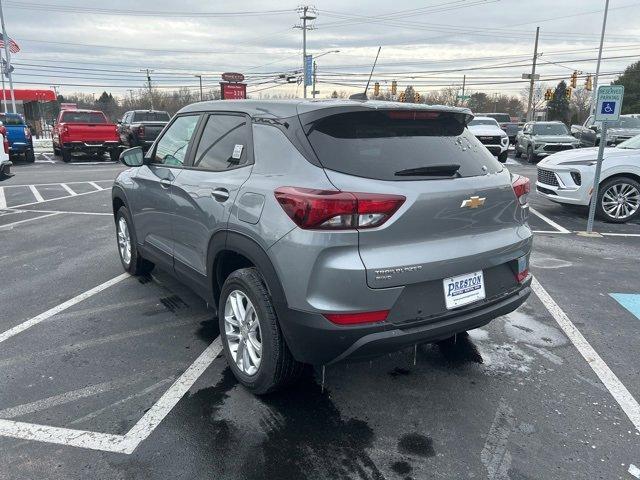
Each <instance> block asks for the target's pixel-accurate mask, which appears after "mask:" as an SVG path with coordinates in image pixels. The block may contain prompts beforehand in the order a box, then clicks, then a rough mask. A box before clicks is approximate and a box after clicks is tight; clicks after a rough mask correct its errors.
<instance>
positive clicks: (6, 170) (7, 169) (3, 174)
mask: <svg viewBox="0 0 640 480" xmlns="http://www.w3.org/2000/svg"><path fill="white" fill-rule="evenodd" d="M10 176H11V166H9V165H6V164H5V165H3V166H2V167H0V178H8V177H10Z"/></svg>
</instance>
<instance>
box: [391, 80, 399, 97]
mask: <svg viewBox="0 0 640 480" xmlns="http://www.w3.org/2000/svg"><path fill="white" fill-rule="evenodd" d="M396 93H398V82H396V81H395V80H394V81H392V82H391V95H395V94H396Z"/></svg>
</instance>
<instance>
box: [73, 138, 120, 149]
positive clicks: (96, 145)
mask: <svg viewBox="0 0 640 480" xmlns="http://www.w3.org/2000/svg"><path fill="white" fill-rule="evenodd" d="M62 148H66V149H67V150H73V151H83V152H92V151H93V152H98V151H100V152H103V151H106V150H112V149H114V148H120V142H119V141H117V140H115V141H105V142H101V141H96V142H65V143H63V144H62Z"/></svg>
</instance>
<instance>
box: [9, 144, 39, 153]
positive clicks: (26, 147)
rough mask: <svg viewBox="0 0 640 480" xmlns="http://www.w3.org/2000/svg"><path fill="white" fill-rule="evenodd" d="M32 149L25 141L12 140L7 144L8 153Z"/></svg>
mask: <svg viewBox="0 0 640 480" xmlns="http://www.w3.org/2000/svg"><path fill="white" fill-rule="evenodd" d="M32 149H33V145H32V144H31V143H26V142H13V143H12V144H10V145H9V153H24V152H28V151H29V150H32Z"/></svg>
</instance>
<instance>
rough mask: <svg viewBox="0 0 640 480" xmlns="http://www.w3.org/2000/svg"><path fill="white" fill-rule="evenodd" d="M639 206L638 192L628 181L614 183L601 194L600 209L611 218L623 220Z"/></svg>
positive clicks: (639, 194) (639, 197)
mask: <svg viewBox="0 0 640 480" xmlns="http://www.w3.org/2000/svg"><path fill="white" fill-rule="evenodd" d="M638 208H640V192H639V191H638V189H637V188H636V187H635V186H634V185H631V184H629V183H624V182H620V183H614V184H613V185H611V186H610V187H609V188H607V190H606V191H605V192H604V194H603V195H602V209H603V210H604V212H605V213H606V214H607V215H609V216H610V217H611V218H614V219H616V220H624V219H627V218H629V217H631V216H632V215H634V214H635V213H636V212H637V211H638Z"/></svg>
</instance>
